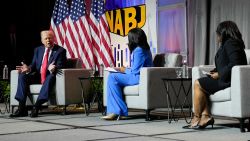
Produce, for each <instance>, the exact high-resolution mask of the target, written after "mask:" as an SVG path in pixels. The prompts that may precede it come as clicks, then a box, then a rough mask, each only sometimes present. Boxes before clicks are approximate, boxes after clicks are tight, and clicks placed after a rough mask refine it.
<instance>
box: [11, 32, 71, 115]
mask: <svg viewBox="0 0 250 141" xmlns="http://www.w3.org/2000/svg"><path fill="white" fill-rule="evenodd" d="M41 41H42V43H43V45H42V46H39V47H37V48H35V51H34V56H33V60H32V62H31V64H30V65H29V66H27V65H26V64H25V63H24V62H21V64H22V66H17V70H18V72H19V73H20V74H19V77H18V86H17V92H16V96H15V99H16V100H17V101H18V102H19V106H18V109H17V111H15V112H14V113H13V114H11V115H10V117H23V116H28V111H27V109H26V99H27V96H29V85H30V84H34V83H38V84H39V83H40V84H42V88H41V91H40V93H39V96H38V98H37V100H36V103H35V105H34V107H33V110H32V112H31V114H30V116H31V117H37V116H38V111H39V109H40V108H41V105H42V104H43V103H45V102H47V101H48V98H49V93H50V92H51V90H52V88H53V87H54V85H55V79H56V73H57V72H58V71H57V70H58V69H60V68H63V67H64V65H65V62H66V59H67V58H66V50H65V49H64V48H63V47H60V46H58V45H56V44H54V33H53V32H52V31H49V30H45V31H42V32H41Z"/></svg>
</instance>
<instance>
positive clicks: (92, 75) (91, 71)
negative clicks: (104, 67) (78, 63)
mask: <svg viewBox="0 0 250 141" xmlns="http://www.w3.org/2000/svg"><path fill="white" fill-rule="evenodd" d="M89 74H90V77H94V74H95V69H91V70H89Z"/></svg>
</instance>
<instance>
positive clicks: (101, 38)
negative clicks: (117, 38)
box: [88, 0, 114, 67]
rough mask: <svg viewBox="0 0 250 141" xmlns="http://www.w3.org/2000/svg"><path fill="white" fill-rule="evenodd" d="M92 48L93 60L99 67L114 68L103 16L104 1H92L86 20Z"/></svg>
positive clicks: (107, 29) (108, 35) (107, 30)
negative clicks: (101, 65)
mask: <svg viewBox="0 0 250 141" xmlns="http://www.w3.org/2000/svg"><path fill="white" fill-rule="evenodd" d="M88 21H89V25H90V31H91V36H92V45H93V47H94V49H93V51H94V60H95V62H96V64H97V65H98V66H99V65H100V64H103V65H104V66H105V67H109V66H111V67H112V66H114V58H113V56H112V50H111V41H110V33H109V28H108V23H107V20H106V16H105V5H104V0H92V4H91V12H90V18H89V19H88Z"/></svg>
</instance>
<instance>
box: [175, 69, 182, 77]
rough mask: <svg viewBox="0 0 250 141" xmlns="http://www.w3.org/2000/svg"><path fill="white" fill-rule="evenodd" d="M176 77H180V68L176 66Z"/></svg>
mask: <svg viewBox="0 0 250 141" xmlns="http://www.w3.org/2000/svg"><path fill="white" fill-rule="evenodd" d="M175 72H176V76H177V78H182V69H181V68H178V69H176V70H175Z"/></svg>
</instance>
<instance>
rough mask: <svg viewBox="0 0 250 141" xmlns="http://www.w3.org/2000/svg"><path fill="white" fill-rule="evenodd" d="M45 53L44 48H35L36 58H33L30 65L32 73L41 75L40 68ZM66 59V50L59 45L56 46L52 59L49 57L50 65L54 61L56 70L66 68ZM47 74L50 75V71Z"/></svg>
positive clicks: (51, 55)
mask: <svg viewBox="0 0 250 141" xmlns="http://www.w3.org/2000/svg"><path fill="white" fill-rule="evenodd" d="M44 51H45V47H44V46H39V47H37V48H35V50H34V56H33V59H32V62H31V64H30V68H31V72H37V73H39V74H40V68H41V65H42V60H43V55H44ZM66 59H67V58H66V50H65V49H64V48H63V47H60V46H58V45H54V47H53V49H52V52H51V54H50V57H49V62H48V65H49V64H51V63H52V62H53V61H54V62H55V63H54V64H55V65H56V68H57V69H60V68H63V67H64V66H65V62H66ZM47 67H48V66H47ZM55 72H56V71H55ZM47 74H49V71H47Z"/></svg>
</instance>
